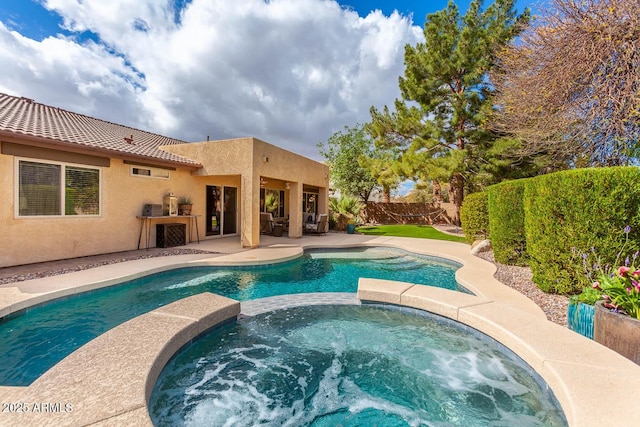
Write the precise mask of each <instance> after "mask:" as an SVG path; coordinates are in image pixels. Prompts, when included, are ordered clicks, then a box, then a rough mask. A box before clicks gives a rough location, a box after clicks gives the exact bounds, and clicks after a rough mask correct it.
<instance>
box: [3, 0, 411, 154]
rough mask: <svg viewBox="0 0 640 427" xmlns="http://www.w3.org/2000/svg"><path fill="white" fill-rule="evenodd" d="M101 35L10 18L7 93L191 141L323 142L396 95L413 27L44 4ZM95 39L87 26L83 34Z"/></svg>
mask: <svg viewBox="0 0 640 427" xmlns="http://www.w3.org/2000/svg"><path fill="white" fill-rule="evenodd" d="M45 6H46V7H47V8H49V9H50V10H53V11H55V12H56V13H58V14H60V15H61V16H62V18H63V22H64V26H65V29H67V30H69V31H72V32H74V33H75V32H77V33H78V35H80V33H83V32H90V33H91V34H92V35H93V36H92V37H93V38H94V39H95V38H99V40H100V43H99V44H97V43H94V42H91V41H89V42H86V41H85V42H81V43H80V42H78V41H77V40H86V37H84V38H82V37H80V36H79V37H77V38H76V39H70V38H64V37H63V36H52V37H49V38H46V39H44V40H43V41H42V42H37V41H34V40H30V39H27V38H25V37H23V36H22V35H20V34H19V33H17V32H12V31H9V30H8V29H7V28H6V26H4V25H3V24H2V23H0V60H1V61H2V63H3V64H7V66H5V67H4V69H3V79H2V81H1V82H0V90H2V91H4V92H8V93H12V94H16V95H21V96H28V97H32V98H35V99H36V100H37V101H39V102H43V103H47V104H51V105H56V106H60V107H62V108H67V109H70V110H72V111H77V112H81V113H85V114H90V115H93V116H95V117H99V118H103V119H106V120H111V121H116V122H118V123H122V124H128V125H131V126H135V127H140V128H142V129H145V130H149V131H153V132H158V133H162V134H165V135H168V136H173V137H176V138H180V139H184V140H187V141H196V140H204V139H205V138H206V136H207V135H210V136H211V138H212V139H221V138H233V137H241V136H255V137H257V138H260V139H263V140H266V141H268V142H270V143H273V144H276V145H279V146H282V147H283V148H286V149H289V150H292V151H295V152H298V153H301V154H304V155H307V156H310V157H314V158H318V154H317V150H316V147H315V145H316V144H317V143H318V142H319V141H325V140H326V139H327V138H328V137H329V136H330V135H331V134H333V133H334V132H335V131H338V130H340V129H342V128H343V126H344V125H353V124H355V123H356V122H360V123H363V122H366V121H368V119H369V108H370V106H371V105H375V106H377V107H381V106H382V105H384V104H391V103H392V102H393V100H394V99H395V98H396V97H397V96H398V95H399V93H398V83H397V82H398V76H399V75H401V74H402V72H403V67H404V66H403V53H404V45H405V44H407V43H411V44H415V43H416V42H417V41H419V40H421V38H422V32H421V29H420V28H418V27H412V26H411V21H410V20H408V19H407V18H405V17H402V16H400V15H398V14H397V13H394V14H393V15H391V16H390V17H385V16H383V15H382V14H381V13H380V12H379V11H378V12H372V13H371V14H369V15H368V16H367V17H364V18H362V17H359V16H358V15H357V14H356V13H355V12H353V11H348V10H344V9H342V8H341V7H340V6H339V5H338V4H337V3H336V2H334V1H326V0H271V1H269V2H265V1H264V0H235V1H228V0H193V1H192V2H191V3H190V4H189V5H188V6H187V7H186V8H185V9H184V10H183V11H182V13H181V16H180V17H179V19H175V18H176V17H175V12H174V9H173V2H172V1H169V0H167V1H165V2H159V1H157V0H137V1H135V2H134V1H130V0H112V1H109V2H104V1H101V0H84V1H79V0H46V1H45ZM85 34H86V33H85Z"/></svg>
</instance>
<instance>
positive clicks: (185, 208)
mask: <svg viewBox="0 0 640 427" xmlns="http://www.w3.org/2000/svg"><path fill="white" fill-rule="evenodd" d="M192 207H193V205H178V215H191V208H192Z"/></svg>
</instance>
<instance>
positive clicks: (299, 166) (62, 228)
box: [0, 138, 329, 267]
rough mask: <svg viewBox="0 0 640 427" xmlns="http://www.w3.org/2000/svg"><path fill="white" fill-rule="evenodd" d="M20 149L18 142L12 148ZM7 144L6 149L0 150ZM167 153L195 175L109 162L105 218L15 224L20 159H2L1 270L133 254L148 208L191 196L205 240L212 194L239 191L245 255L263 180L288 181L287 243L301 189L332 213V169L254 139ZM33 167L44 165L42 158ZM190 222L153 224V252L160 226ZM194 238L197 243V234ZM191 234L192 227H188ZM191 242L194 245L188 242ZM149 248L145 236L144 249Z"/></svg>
mask: <svg viewBox="0 0 640 427" xmlns="http://www.w3.org/2000/svg"><path fill="white" fill-rule="evenodd" d="M14 142H19V141H14ZM0 143H1V142H0ZM164 149H165V150H166V151H170V152H173V153H175V154H178V155H181V156H184V157H186V158H189V159H193V160H196V161H198V162H199V163H200V164H201V165H202V167H201V168H199V169H197V170H191V169H187V168H177V169H176V170H172V171H171V172H170V174H171V176H170V178H169V179H160V178H149V177H141V176H135V175H131V174H130V168H131V165H130V164H126V163H125V161H124V160H123V159H119V158H111V159H110V162H109V166H108V167H101V168H100V169H101V182H100V185H101V200H100V208H101V214H100V215H99V216H85V217H81V216H78V217H74V216H59V217H57V216H56V217H27V218H25V217H17V216H16V213H15V208H16V206H15V204H16V192H17V190H16V179H17V162H16V156H14V155H8V154H1V153H0V197H1V198H2V199H1V200H2V201H3V203H2V207H1V208H0V267H7V266H13V265H21V264H30V263H35V262H43V261H51V260H57V259H65V258H75V257H81V256H89V255H97V254H103V253H111V252H120V251H127V250H134V249H136V248H137V247H138V242H139V236H140V226H141V220H139V219H138V218H136V217H137V216H140V215H141V214H142V209H143V205H144V204H147V203H153V204H161V203H162V200H163V197H164V196H165V195H166V194H167V193H169V192H172V193H173V194H174V195H175V196H177V197H180V196H189V197H190V198H191V199H192V201H193V210H192V214H194V215H200V216H199V217H198V218H197V221H198V229H199V231H200V238H201V239H202V238H203V237H204V233H205V222H204V221H205V216H206V186H207V185H216V186H229V187H236V188H237V189H238V207H237V212H238V214H237V215H238V217H237V219H236V221H237V226H238V228H237V230H238V234H239V235H240V241H241V245H242V246H243V247H255V246H258V244H259V242H260V220H259V210H260V209H259V206H260V178H261V177H265V178H267V179H269V178H274V179H277V180H281V181H282V182H285V181H289V183H290V189H289V190H287V191H288V193H289V194H288V195H287V199H288V200H289V202H288V207H289V215H290V223H289V237H294V238H295V237H299V236H301V235H302V211H301V204H302V188H303V184H304V185H311V186H315V187H318V188H319V189H320V200H319V201H318V203H319V205H318V206H319V209H320V211H321V212H327V211H328V187H329V178H328V176H329V169H328V167H327V166H326V165H323V164H321V163H318V162H316V161H313V160H311V159H307V158H305V157H302V156H299V155H297V154H294V153H291V152H289V151H287V150H283V149H281V148H278V147H276V146H273V145H271V144H268V143H266V142H263V141H260V140H257V139H255V138H240V139H234V140H224V141H207V142H201V143H189V144H182V145H172V146H169V147H164ZM28 160H32V161H38V159H36V158H30V159H28ZM46 161H47V160H43V162H46ZM187 221H188V220H187V219H179V217H176V218H167V219H158V220H153V221H152V225H151V234H150V240H149V243H150V247H153V246H155V225H156V224H159V223H162V222H184V223H186V222H187ZM193 228H194V229H193V230H191V237H192V238H193V240H195V239H196V235H195V227H193ZM187 229H188V227H187ZM187 240H189V238H187ZM145 244H146V236H145V235H144V233H143V235H142V238H141V242H140V247H141V248H142V247H144V246H145Z"/></svg>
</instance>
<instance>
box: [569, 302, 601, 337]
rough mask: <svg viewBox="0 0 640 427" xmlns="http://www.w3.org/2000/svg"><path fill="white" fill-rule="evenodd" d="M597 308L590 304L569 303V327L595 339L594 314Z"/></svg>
mask: <svg viewBox="0 0 640 427" xmlns="http://www.w3.org/2000/svg"><path fill="white" fill-rule="evenodd" d="M594 312H595V308H594V306H592V305H589V304H583V303H581V302H580V303H578V304H569V307H568V310H567V323H568V325H569V329H571V330H572V331H575V332H577V333H579V334H580V335H584V336H585V337H587V338H590V339H593V315H594Z"/></svg>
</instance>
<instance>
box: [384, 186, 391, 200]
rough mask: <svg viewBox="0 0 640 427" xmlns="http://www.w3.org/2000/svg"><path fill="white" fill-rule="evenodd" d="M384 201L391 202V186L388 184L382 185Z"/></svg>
mask: <svg viewBox="0 0 640 427" xmlns="http://www.w3.org/2000/svg"><path fill="white" fill-rule="evenodd" d="M382 202H383V203H391V188H390V187H389V186H388V185H383V186H382Z"/></svg>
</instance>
